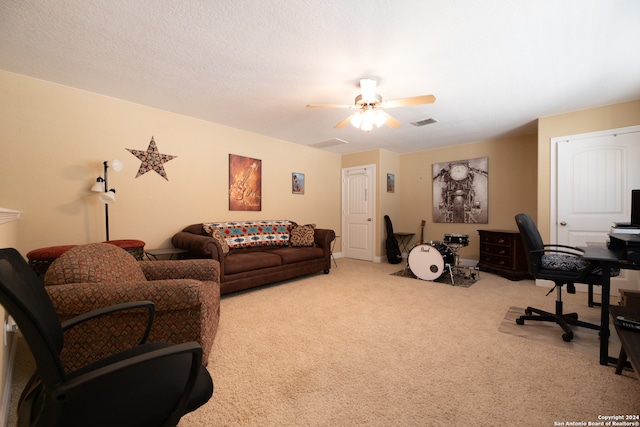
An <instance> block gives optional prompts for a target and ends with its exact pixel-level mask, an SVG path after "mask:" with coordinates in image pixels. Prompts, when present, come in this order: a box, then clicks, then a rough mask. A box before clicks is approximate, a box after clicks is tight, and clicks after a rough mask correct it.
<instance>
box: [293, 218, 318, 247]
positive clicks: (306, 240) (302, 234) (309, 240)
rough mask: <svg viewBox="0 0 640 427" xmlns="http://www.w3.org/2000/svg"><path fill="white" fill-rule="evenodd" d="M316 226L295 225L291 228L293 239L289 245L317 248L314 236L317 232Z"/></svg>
mask: <svg viewBox="0 0 640 427" xmlns="http://www.w3.org/2000/svg"><path fill="white" fill-rule="evenodd" d="M315 228H316V225H315V224H307V225H294V226H293V227H292V228H291V238H290V239H289V244H290V245H291V246H303V247H304V246H315V241H314V239H313V235H314V232H315Z"/></svg>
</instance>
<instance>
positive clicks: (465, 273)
mask: <svg viewBox="0 0 640 427" xmlns="http://www.w3.org/2000/svg"><path fill="white" fill-rule="evenodd" d="M451 273H453V274H451ZM451 273H450V272H449V271H445V272H444V273H442V275H441V276H440V277H438V278H437V279H435V280H433V281H434V282H437V283H446V284H448V285H451V286H461V287H463V288H468V287H469V286H471V285H473V284H474V283H476V282H477V281H478V280H479V279H480V273H479V272H478V271H477V270H473V269H468V268H467V269H462V268H460V269H457V270H452V271H451ZM391 274H392V275H393V276H400V277H406V278H407V279H415V280H421V279H418V277H417V276H416V275H415V274H413V272H412V271H411V269H410V268H408V267H403V268H402V270H400V271H396V272H395V273H391ZM452 275H453V279H452V278H451V276H452Z"/></svg>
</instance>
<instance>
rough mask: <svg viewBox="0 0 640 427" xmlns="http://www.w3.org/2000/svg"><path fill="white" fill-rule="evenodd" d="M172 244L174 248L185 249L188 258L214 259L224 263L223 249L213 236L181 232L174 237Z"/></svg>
mask: <svg viewBox="0 0 640 427" xmlns="http://www.w3.org/2000/svg"><path fill="white" fill-rule="evenodd" d="M171 244H172V245H173V247H174V248H179V249H185V250H186V251H187V252H188V254H187V257H188V258H212V259H215V260H216V261H218V262H220V263H221V262H222V258H223V256H222V255H223V254H222V248H221V247H220V244H219V243H218V242H217V241H216V239H214V238H213V237H211V236H203V235H201V234H193V233H189V232H187V231H180V232H179V233H176V234H174V235H173V237H172V238H171Z"/></svg>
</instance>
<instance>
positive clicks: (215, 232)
mask: <svg viewBox="0 0 640 427" xmlns="http://www.w3.org/2000/svg"><path fill="white" fill-rule="evenodd" d="M202 230H203V231H204V232H205V234H206V235H207V236H211V237H213V238H214V239H216V240H217V242H218V243H220V246H221V247H222V254H223V255H228V254H229V245H228V244H227V239H225V238H224V236H223V235H222V233H221V232H220V229H219V228H218V227H215V226H213V225H211V224H202Z"/></svg>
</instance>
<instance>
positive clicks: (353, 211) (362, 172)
mask: <svg viewBox="0 0 640 427" xmlns="http://www.w3.org/2000/svg"><path fill="white" fill-rule="evenodd" d="M375 176H376V167H375V165H368V166H363V167H357V168H348V169H343V170H342V245H343V247H342V253H343V256H345V257H347V258H356V259H361V260H366V261H373V254H374V252H373V241H374V239H373V232H374V230H375V226H374V224H375V215H374V209H375V191H376V189H375Z"/></svg>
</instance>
